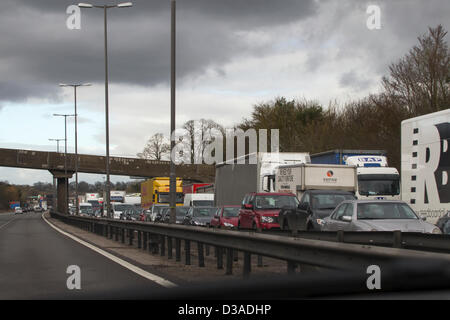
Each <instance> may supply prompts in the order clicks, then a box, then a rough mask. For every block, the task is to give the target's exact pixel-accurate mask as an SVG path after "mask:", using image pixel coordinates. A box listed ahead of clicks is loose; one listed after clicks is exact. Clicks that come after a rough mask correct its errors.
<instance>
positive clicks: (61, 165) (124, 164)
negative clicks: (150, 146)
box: [0, 148, 215, 212]
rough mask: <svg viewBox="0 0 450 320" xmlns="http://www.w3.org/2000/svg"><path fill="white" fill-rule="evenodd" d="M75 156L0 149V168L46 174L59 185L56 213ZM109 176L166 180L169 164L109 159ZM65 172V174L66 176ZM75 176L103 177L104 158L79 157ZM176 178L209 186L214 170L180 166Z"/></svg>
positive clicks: (61, 203)
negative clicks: (85, 174) (47, 172)
mask: <svg viewBox="0 0 450 320" xmlns="http://www.w3.org/2000/svg"><path fill="white" fill-rule="evenodd" d="M75 159H76V158H75V154H73V153H68V154H67V160H66V161H67V168H66V167H65V154H64V153H59V152H48V151H36V150H20V149H3V148H0V166H2V167H12V168H25V169H38V170H48V171H50V173H51V174H52V175H53V177H55V178H56V179H57V181H58V184H57V185H58V187H57V196H58V211H59V212H66V211H67V208H65V201H64V199H66V195H67V194H66V193H67V183H68V179H70V178H71V177H72V175H73V174H74V173H75ZM109 165H110V174H111V175H118V176H134V177H146V178H152V177H168V176H169V174H170V161H157V160H146V159H138V158H123V157H110V162H109ZM66 172H67V173H66ZM78 172H82V173H93V174H106V157H104V156H96V155H87V154H78ZM176 174H177V177H180V178H182V179H184V180H191V181H198V182H211V181H214V176H215V168H214V166H210V165H198V164H183V165H178V166H176Z"/></svg>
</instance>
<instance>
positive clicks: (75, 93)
mask: <svg viewBox="0 0 450 320" xmlns="http://www.w3.org/2000/svg"><path fill="white" fill-rule="evenodd" d="M59 86H60V87H72V88H73V93H74V97H75V204H76V208H75V211H76V213H77V215H78V214H79V208H78V205H79V203H78V126H77V119H78V113H77V88H78V87H87V86H91V84H90V83H77V84H66V83H60V84H59Z"/></svg>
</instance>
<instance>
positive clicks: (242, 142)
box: [170, 121, 280, 165]
mask: <svg viewBox="0 0 450 320" xmlns="http://www.w3.org/2000/svg"><path fill="white" fill-rule="evenodd" d="M279 131H280V130H279V129H271V130H270V143H269V140H268V138H269V137H268V135H269V130H267V129H259V130H256V129H248V130H246V131H244V130H242V129H220V130H219V129H218V128H208V129H204V128H203V127H202V124H201V122H199V121H194V125H193V126H192V127H191V130H187V129H177V130H175V132H173V133H172V137H171V139H172V140H173V141H174V142H175V146H174V148H173V149H172V152H171V154H170V156H171V160H172V161H173V162H175V164H177V165H179V164H209V165H213V164H219V163H223V162H226V163H228V164H232V163H236V164H256V163H257V157H256V154H257V153H258V152H260V153H261V152H262V153H270V154H271V155H272V156H273V157H276V156H277V155H278V153H279V150H280V142H279V140H280V137H279V136H280V135H279ZM248 155H251V156H248Z"/></svg>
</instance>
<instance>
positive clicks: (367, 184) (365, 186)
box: [311, 149, 400, 200]
mask: <svg viewBox="0 0 450 320" xmlns="http://www.w3.org/2000/svg"><path fill="white" fill-rule="evenodd" d="M311 163H313V164H336V165H350V166H356V174H357V178H358V184H357V188H356V192H355V195H356V197H357V198H358V199H365V200H370V199H377V200H399V199H400V174H399V173H398V170H397V169H396V168H393V167H388V162H387V157H386V151H384V150H345V149H338V150H330V151H325V152H320V153H316V154H312V155H311Z"/></svg>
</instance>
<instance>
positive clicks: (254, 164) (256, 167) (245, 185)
mask: <svg viewBox="0 0 450 320" xmlns="http://www.w3.org/2000/svg"><path fill="white" fill-rule="evenodd" d="M309 162H310V158H309V153H307V152H279V153H269V152H256V153H251V154H248V155H245V156H242V157H239V158H234V159H230V160H227V161H225V162H222V163H219V164H217V165H216V178H215V183H214V201H215V206H216V207H220V206H224V205H241V204H242V200H243V199H244V196H245V195H246V194H249V193H251V192H274V191H275V190H274V185H273V177H274V173H275V168H276V167H278V166H280V165H285V164H297V163H309Z"/></svg>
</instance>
